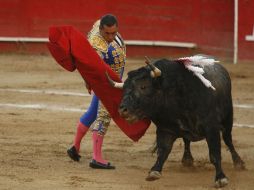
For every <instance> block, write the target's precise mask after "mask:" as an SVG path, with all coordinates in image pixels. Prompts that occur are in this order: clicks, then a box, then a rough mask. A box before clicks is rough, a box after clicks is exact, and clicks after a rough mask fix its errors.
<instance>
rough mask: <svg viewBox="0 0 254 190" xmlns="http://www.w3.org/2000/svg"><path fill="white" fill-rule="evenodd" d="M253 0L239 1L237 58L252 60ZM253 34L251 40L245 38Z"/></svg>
mask: <svg viewBox="0 0 254 190" xmlns="http://www.w3.org/2000/svg"><path fill="white" fill-rule="evenodd" d="M253 13H254V1H253V0H245V1H239V35H238V44H239V48H238V49H239V54H238V55H239V59H246V60H249V59H252V60H254V14H253ZM246 36H253V40H252V41H249V40H246Z"/></svg>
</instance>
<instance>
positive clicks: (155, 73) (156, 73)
mask: <svg viewBox="0 0 254 190" xmlns="http://www.w3.org/2000/svg"><path fill="white" fill-rule="evenodd" d="M145 59H146V61H145V63H146V64H147V65H148V66H149V68H150V69H151V73H150V74H151V77H152V78H156V77H159V76H161V70H160V69H158V68H157V67H155V66H154V65H153V64H152V63H151V60H150V59H149V58H148V57H147V56H145Z"/></svg>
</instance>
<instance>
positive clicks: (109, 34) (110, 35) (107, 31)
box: [100, 24, 118, 43]
mask: <svg viewBox="0 0 254 190" xmlns="http://www.w3.org/2000/svg"><path fill="white" fill-rule="evenodd" d="M117 32H118V27H117V25H116V24H115V25H113V26H107V25H103V27H102V28H100V34H101V36H102V37H103V38H104V39H105V40H106V41H107V42H108V43H111V42H113V40H114V39H115V37H116V34H117Z"/></svg>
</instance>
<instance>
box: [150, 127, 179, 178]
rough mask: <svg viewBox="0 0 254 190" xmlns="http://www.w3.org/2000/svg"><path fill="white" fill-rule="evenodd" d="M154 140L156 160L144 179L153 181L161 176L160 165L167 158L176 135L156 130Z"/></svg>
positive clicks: (161, 165)
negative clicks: (155, 142) (155, 143)
mask: <svg viewBox="0 0 254 190" xmlns="http://www.w3.org/2000/svg"><path fill="white" fill-rule="evenodd" d="M156 135H157V136H156V141H157V148H158V149H157V161H156V162H155V164H154V166H153V167H152V168H151V170H150V172H149V174H148V176H147V178H146V180H147V181H153V180H156V179H159V178H160V177H161V171H162V167H163V165H164V163H165V161H166V160H167V158H168V155H169V153H170V152H171V150H172V147H173V144H174V142H175V140H176V137H175V136H173V135H171V134H169V133H167V132H165V131H159V130H157V131H156Z"/></svg>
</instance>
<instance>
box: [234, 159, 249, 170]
mask: <svg viewBox="0 0 254 190" xmlns="http://www.w3.org/2000/svg"><path fill="white" fill-rule="evenodd" d="M234 168H235V169H236V170H245V169H246V168H245V163H244V161H242V160H239V161H238V162H235V163H234Z"/></svg>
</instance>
